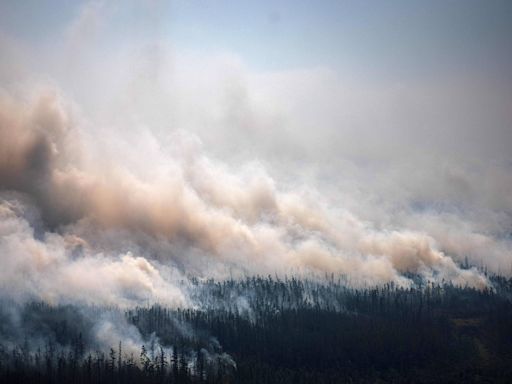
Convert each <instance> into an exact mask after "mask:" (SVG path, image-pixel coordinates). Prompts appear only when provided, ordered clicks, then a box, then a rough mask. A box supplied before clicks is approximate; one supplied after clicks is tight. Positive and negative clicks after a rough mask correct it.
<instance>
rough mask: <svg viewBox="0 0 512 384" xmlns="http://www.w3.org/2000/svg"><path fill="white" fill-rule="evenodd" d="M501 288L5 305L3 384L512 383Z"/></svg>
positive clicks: (510, 337) (274, 287) (318, 289)
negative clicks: (104, 338) (119, 304)
mask: <svg viewBox="0 0 512 384" xmlns="http://www.w3.org/2000/svg"><path fill="white" fill-rule="evenodd" d="M489 280H490V282H491V284H492V285H491V286H490V287H489V288H487V289H483V290H477V289H474V288H468V287H457V286H453V285H451V284H433V283H426V284H422V283H421V282H418V284H417V285H416V286H414V287H409V288H404V287H398V286H395V285H394V284H387V285H385V286H379V287H368V288H362V289H361V288H360V289H355V288H350V287H349V286H347V285H346V284H345V283H343V281H341V280H335V278H334V277H331V278H327V279H326V280H324V281H314V280H301V279H296V278H289V279H279V278H276V277H271V276H267V277H250V278H246V279H242V280H226V281H214V280H206V281H199V280H197V279H195V280H192V288H193V289H192V290H191V292H192V293H193V301H194V303H195V304H194V305H191V306H190V307H188V308H165V307H162V306H155V305H153V306H146V307H138V308H134V309H128V310H121V309H119V308H104V307H94V306H89V307H87V308H84V307H83V306H77V305H71V304H69V305H64V304H61V305H50V304H47V303H43V302H30V303H25V304H17V303H14V302H4V303H3V305H2V309H1V312H0V315H1V322H0V333H1V336H2V344H1V346H0V382H2V383H155V384H156V383H311V382H316V383H388V382H390V383H409V382H417V383H439V382H445V383H457V382H466V383H468V382H470V383H471V382H474V383H480V382H496V383H510V382H511V380H512V279H510V278H504V277H500V276H497V275H493V276H489ZM106 319H107V320H108V321H107V320H106ZM109 327H110V328H109ZM98 329H100V330H103V331H104V332H103V335H105V333H106V334H107V335H109V336H111V338H112V339H114V338H115V337H116V336H117V337H118V340H116V341H115V343H114V342H113V340H112V344H111V345H110V346H109V347H108V348H106V347H105V344H101V343H99V342H98V340H99V339H101V337H98V334H101V332H100V333H98ZM116 329H117V330H116ZM119 329H121V331H119ZM95 332H96V333H95ZM116 332H117V333H116ZM130 333H132V334H134V335H136V336H130ZM137 338H138V339H137ZM134 340H135V341H134ZM137 340H138V342H137ZM138 343H140V344H141V345H138Z"/></svg>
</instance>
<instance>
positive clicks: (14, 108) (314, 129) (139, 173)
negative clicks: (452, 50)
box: [0, 2, 512, 353]
mask: <svg viewBox="0 0 512 384" xmlns="http://www.w3.org/2000/svg"><path fill="white" fill-rule="evenodd" d="M130 7H131V8H133V7H139V6H135V5H133V4H131V5H130V6H129V8H130ZM153 7H155V8H153ZM158 7H159V6H157V5H156V4H154V5H153V6H150V8H151V9H149V10H148V9H146V8H145V7H144V6H140V7H139V8H137V12H132V13H133V14H137V15H139V14H140V15H143V16H144V15H145V16H146V18H144V17H141V19H140V20H138V22H135V21H134V20H132V21H133V23H132V24H131V25H130V28H125V27H122V28H120V25H118V22H117V21H116V20H118V19H119V20H125V18H126V15H124V16H123V10H122V9H121V8H122V7H119V6H118V5H114V4H108V3H104V2H93V3H90V4H86V5H85V6H84V7H82V8H81V9H80V10H79V12H78V13H77V15H76V17H75V18H74V19H73V20H71V21H70V22H68V23H66V25H64V26H63V27H62V28H61V29H60V30H59V31H58V32H56V33H55V34H49V35H48V36H46V37H45V38H44V39H41V40H39V41H38V42H36V43H33V42H29V41H24V40H23V38H18V37H17V36H10V34H9V33H8V32H6V31H3V30H2V29H1V28H0V55H1V56H2V60H1V62H0V265H1V266H2V268H1V269H0V296H1V298H2V299H4V300H13V301H15V302H17V303H25V302H29V301H31V300H42V301H44V302H47V303H51V304H52V305H57V304H77V305H79V306H82V307H86V306H88V305H99V306H115V307H119V308H122V309H129V308H134V307H136V306H141V305H142V306H144V305H152V304H161V305H165V306H168V307H173V308H176V307H194V306H195V305H197V303H196V302H194V300H193V294H192V292H191V290H193V289H194V287H193V284H191V282H190V281H189V278H190V277H191V276H193V277H198V278H217V279H224V278H228V277H240V276H247V275H277V276H285V275H286V276H290V275H293V276H298V277H308V278H319V279H322V278H323V277H324V276H325V275H330V274H335V275H343V276H344V281H346V282H347V283H348V284H350V285H352V286H355V287H366V286H373V285H379V284H384V283H387V282H394V283H396V284H397V285H399V286H410V285H412V284H414V281H413V278H411V276H414V278H416V277H421V278H423V279H425V280H429V281H435V282H441V281H445V282H451V283H453V284H456V285H462V286H466V285H467V286H471V287H477V288H482V287H486V286H488V284H489V282H488V280H487V278H486V277H485V275H484V274H483V273H482V272H481V270H477V269H476V268H469V269H467V268H462V267H461V264H462V263H465V261H466V260H468V261H469V263H470V264H471V265H476V266H479V267H485V268H488V269H489V270H490V271H492V272H497V273H502V274H506V275H509V274H510V273H511V271H512V269H511V266H512V237H511V230H510V228H511V226H512V200H511V195H510V193H508V191H510V190H512V172H511V168H510V167H511V164H512V161H511V158H510V153H509V152H510V149H509V148H510V143H511V142H512V137H511V135H510V132H512V131H511V130H510V129H509V128H508V127H510V122H511V121H512V115H511V114H510V111H512V109H511V108H510V100H511V97H510V91H509V89H508V88H507V87H506V86H503V84H495V83H494V82H493V81H491V80H489V79H486V78H482V77H479V76H472V75H471V74H470V75H466V74H455V73H443V74H441V75H440V76H439V77H438V78H436V79H428V80H427V81H425V79H423V80H421V79H420V80H418V81H411V80H404V81H403V82H398V83H393V82H391V83H390V82H386V81H384V80H379V81H371V79H370V80H368V79H367V78H366V75H365V74H364V73H344V72H343V71H342V70H335V69H332V68H329V67H310V68H299V69H292V70H279V71H277V70H266V71H263V70H255V69H253V68H251V67H250V66H249V64H248V63H246V62H245V61H244V60H243V59H242V58H241V57H240V56H239V55H237V54H236V53H233V52H225V51H220V52H219V51H215V52H202V51H201V52H194V51H193V50H184V49H175V48H174V47H173V42H172V41H171V42H169V41H168V40H167V39H166V38H165V37H164V34H162V32H161V31H160V28H159V26H160V23H161V22H162V20H161V19H160V17H159V16H158V15H159V14H160V13H161V12H160V9H159V8H158ZM131 8H130V9H131ZM132 11H133V10H132ZM128 13H130V12H128ZM148 13H149V15H148ZM120 16H123V17H120ZM125 21H126V20H125ZM132 27H133V28H132ZM119 31H122V33H121V34H120V33H119ZM240 305H241V306H243V303H240ZM116 316H117V315H116V314H115V313H114V312H112V313H110V312H108V313H105V314H103V315H102V317H101V319H99V318H95V319H93V320H92V322H91V324H93V326H92V328H93V330H94V335H91V336H90V338H91V340H94V342H95V343H96V344H98V345H99V346H100V347H101V348H107V347H108V346H112V345H116V344H117V342H118V340H121V339H122V340H123V344H124V345H125V346H126V347H125V348H126V350H131V351H135V349H136V348H138V347H139V346H140V344H142V343H147V342H148V340H145V339H144V338H143V337H142V336H141V335H140V334H139V333H138V331H137V330H136V329H134V328H133V326H130V325H128V324H127V323H123V321H124V322H125V320H121V319H119V318H117V317H116ZM14 317H16V316H15V315H13V318H14ZM13 329H14V328H13ZM12 333H13V334H14V333H16V332H15V331H14V330H12ZM205 353H208V352H205Z"/></svg>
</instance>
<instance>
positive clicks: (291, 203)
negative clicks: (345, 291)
mask: <svg viewBox="0 0 512 384" xmlns="http://www.w3.org/2000/svg"><path fill="white" fill-rule="evenodd" d="M63 105H64V103H63V102H62V100H61V99H60V98H59V97H58V96H57V95H56V94H43V95H42V96H38V97H37V98H36V99H35V100H34V101H31V102H28V103H26V104H21V103H17V102H16V101H14V100H9V99H7V100H5V99H4V100H3V101H2V108H1V110H2V114H1V122H0V127H1V137H2V140H1V143H2V144H1V146H2V151H1V153H2V159H1V160H2V161H1V164H0V174H1V175H2V178H1V187H2V189H4V190H6V191H12V192H10V193H6V194H5V195H4V196H3V202H2V205H1V211H0V214H1V215H2V220H1V231H2V240H1V242H0V246H1V251H2V252H1V255H2V258H3V260H2V264H3V265H4V268H3V270H2V273H1V283H2V286H3V288H4V290H3V292H9V293H11V292H13V293H15V294H16V295H19V296H20V297H23V296H25V297H37V298H41V299H43V300H46V301H50V302H60V301H73V300H76V301H78V302H89V303H102V304H115V305H120V306H129V305H134V304H137V303H148V302H160V303H166V304H170V305H184V304H185V303H186V297H185V294H184V293H183V292H182V290H181V289H180V287H177V286H175V284H176V282H175V281H176V277H177V276H179V274H186V273H193V274H198V275H199V276H206V277H208V276H215V277H224V276H227V274H228V273H233V271H235V273H243V274H254V273H257V274H273V273H277V274H281V275H284V274H289V273H298V274H306V275H307V274H318V275H323V274H325V273H329V274H330V273H336V274H344V275H347V276H349V278H350V280H351V281H352V282H353V284H356V285H361V284H380V283H385V282H388V281H395V282H397V283H400V284H405V285H406V284H408V283H409V282H408V280H407V279H406V278H405V277H404V276H403V274H404V273H412V274H419V275H423V276H425V277H427V278H432V279H437V278H439V279H441V278H442V279H445V280H447V281H452V282H454V283H456V284H462V285H465V284H468V285H471V286H484V285H485V284H486V279H485V277H483V276H482V275H480V274H479V273H478V272H476V270H461V269H460V268H459V267H458V266H457V265H456V264H455V263H454V261H453V260H452V259H451V258H450V257H449V256H447V255H445V254H444V253H443V252H441V251H440V250H439V249H438V248H437V246H436V243H435V241H434V239H433V238H432V237H430V236H428V235H427V234H425V233H420V232H412V231H409V230H391V231H389V230H387V229H381V230H378V229H376V228H373V227H372V225H371V224H369V223H363V222H362V221H361V220H359V219H357V218H356V217H355V216H353V215H352V214H350V213H348V212H343V211H338V212H334V211H333V212H330V211H329V207H328V206H327V205H326V203H325V202H322V201H316V202H315V201H313V200H312V197H311V196H308V194H307V193H300V192H292V191H281V190H279V188H278V187H277V186H276V183H275V182H274V180H273V179H272V178H271V177H270V176H269V175H268V174H267V173H266V172H265V170H264V168H263V166H261V165H259V164H257V163H253V164H249V165H247V166H242V167H239V169H235V170H232V171H231V170H230V169H229V168H228V167H227V166H225V165H223V164H221V163H219V162H216V161H213V160H211V159H209V158H208V157H206V156H205V155H204V154H203V153H202V152H201V148H200V144H199V143H198V141H197V139H195V138H194V137H190V135H187V134H184V133H181V134H176V135H174V136H173V137H172V143H171V144H172V145H171V147H169V148H168V149H167V151H166V150H164V148H162V147H160V146H158V145H156V144H155V147H154V148H153V150H154V151H156V152H158V153H159V156H161V157H162V159H163V160H164V161H163V162H162V164H163V165H161V164H148V166H149V167H152V166H155V167H156V168H159V167H160V168H159V169H157V170H156V171H153V172H149V174H148V175H145V176H140V175H137V174H136V173H135V172H132V171H131V170H130V168H129V167H128V166H127V165H126V164H123V163H122V162H119V163H117V162H116V161H115V160H116V159H113V160H112V159H109V157H108V155H102V154H101V153H99V152H96V154H95V155H94V156H92V155H91V154H89V153H88V152H87V151H88V148H89V146H90V145H91V142H86V141H85V140H83V139H81V134H80V130H79V128H78V127H77V126H75V125H74V123H73V118H72V117H71V116H70V114H69V112H68V111H67V110H66V109H65V107H64V106H63ZM133 152H136V153H137V156H144V153H143V152H137V149H133ZM103 156H105V157H103ZM110 156H112V155H111V154H110ZM100 282H101V283H100Z"/></svg>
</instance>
